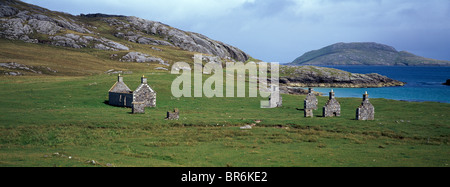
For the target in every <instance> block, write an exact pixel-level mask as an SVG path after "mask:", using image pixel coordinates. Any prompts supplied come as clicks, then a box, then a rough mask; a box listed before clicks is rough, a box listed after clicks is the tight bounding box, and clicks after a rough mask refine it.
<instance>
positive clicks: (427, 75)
mask: <svg viewBox="0 0 450 187" xmlns="http://www.w3.org/2000/svg"><path fill="white" fill-rule="evenodd" d="M324 67H330V68H336V69H340V70H344V71H348V72H352V73H362V74H367V73H378V74H381V75H384V76H387V77H389V78H392V79H395V80H399V81H402V82H406V83H407V84H406V86H403V87H387V88H333V89H334V92H335V93H336V97H361V98H362V95H363V94H364V92H365V91H367V92H369V95H370V97H371V98H386V99H393V100H402V101H414V102H425V101H433V102H441V103H450V86H445V85H442V83H445V82H446V81H447V79H450V67H403V66H324ZM314 90H315V91H318V92H322V93H324V94H325V95H328V92H330V90H331V88H315V89H314Z"/></svg>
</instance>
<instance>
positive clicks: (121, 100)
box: [109, 75, 156, 113]
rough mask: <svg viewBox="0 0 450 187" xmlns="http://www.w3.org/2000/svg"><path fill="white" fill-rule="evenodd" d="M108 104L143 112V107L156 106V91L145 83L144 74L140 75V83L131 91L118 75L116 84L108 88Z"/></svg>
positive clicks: (134, 111)
mask: <svg viewBox="0 0 450 187" xmlns="http://www.w3.org/2000/svg"><path fill="white" fill-rule="evenodd" d="M109 105H112V106H119V107H128V108H133V113H144V112H143V110H144V108H146V107H156V92H155V91H154V90H153V89H152V88H151V87H150V86H149V85H148V84H147V78H146V77H145V76H142V78H141V85H140V86H139V87H138V88H137V89H136V90H135V91H134V92H133V91H131V90H130V88H128V86H127V85H126V84H125V83H124V82H123V77H122V76H121V75H119V77H118V80H117V82H116V84H114V86H113V87H112V88H111V89H110V90H109ZM133 106H135V107H133Z"/></svg>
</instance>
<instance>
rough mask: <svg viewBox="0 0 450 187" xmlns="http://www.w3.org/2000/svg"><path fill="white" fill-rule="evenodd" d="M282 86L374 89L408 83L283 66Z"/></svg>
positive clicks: (385, 78)
mask: <svg viewBox="0 0 450 187" xmlns="http://www.w3.org/2000/svg"><path fill="white" fill-rule="evenodd" d="M280 74H281V77H280V84H281V85H284V86H288V87H339V88H373V87H375V88H376V87H392V86H404V85H405V84H406V83H404V82H400V81H397V80H393V79H390V78H388V77H386V76H382V75H379V74H376V73H372V74H357V73H349V72H346V71H341V70H337V69H332V68H324V67H315V66H281V68H280Z"/></svg>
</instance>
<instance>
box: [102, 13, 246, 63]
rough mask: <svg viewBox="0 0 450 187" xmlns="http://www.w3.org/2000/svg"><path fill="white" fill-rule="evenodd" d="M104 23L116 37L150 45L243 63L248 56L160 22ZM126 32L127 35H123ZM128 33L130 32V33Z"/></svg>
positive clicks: (131, 19)
mask: <svg viewBox="0 0 450 187" xmlns="http://www.w3.org/2000/svg"><path fill="white" fill-rule="evenodd" d="M103 20H104V21H105V22H107V23H109V24H110V26H115V27H116V28H117V31H118V32H117V33H116V34H115V36H116V37H124V38H125V39H127V40H130V41H134V42H137V43H143V44H150V45H155V44H156V45H173V46H176V47H179V48H181V49H183V50H187V51H192V52H199V53H204V54H210V55H214V56H219V57H221V58H225V59H229V60H231V59H234V60H237V61H241V62H245V61H247V60H248V59H249V55H247V54H246V53H244V52H243V51H241V50H240V49H238V48H235V47H233V46H230V45H227V44H224V43H222V42H219V41H215V40H212V39H210V38H208V37H206V36H204V35H201V34H198V33H192V32H186V31H182V30H179V29H176V28H173V27H170V26H168V25H165V24H163V23H160V22H155V21H149V20H145V19H141V18H137V17H126V18H125V19H124V20H119V19H117V18H105V19H103ZM123 31H127V32H126V33H127V34H124V33H125V32H123ZM129 31H132V33H130V32H129ZM136 32H142V33H143V34H148V35H153V36H157V37H160V38H161V40H156V39H152V38H150V37H143V36H142V34H139V33H136Z"/></svg>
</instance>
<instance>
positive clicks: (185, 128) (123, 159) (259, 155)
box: [0, 70, 450, 167]
mask: <svg viewBox="0 0 450 187" xmlns="http://www.w3.org/2000/svg"><path fill="white" fill-rule="evenodd" d="M142 74H145V75H146V76H147V77H148V80H149V84H150V85H151V86H152V88H154V90H156V91H157V92H158V98H157V105H158V106H157V108H148V109H147V110H146V114H142V115H133V114H130V113H131V109H129V108H119V107H112V106H109V105H107V104H105V102H106V101H107V100H108V97H107V91H108V90H109V88H110V87H111V86H112V85H113V84H114V82H115V81H116V75H107V74H97V75H89V76H81V77H75V76H24V77H0V98H1V100H0V106H1V107H0V166H3V167H5V166H49V167H52V166H78V167H88V166H116V167H124V166H151V167H153V166H164V167H165V166H175V167H185V166H187V167H189V166H194V167H197V166H207V167H210V166H214V167H216V166H217V167H249V166H256V167H264V166H268V167H273V166H281V167H299V166H383V167H384V166H388V167H391V166H407V167H422V166H431V167H448V164H449V163H450V156H449V155H450V147H449V139H450V136H449V135H450V128H449V127H450V120H449V118H448V114H449V111H450V105H449V104H442V103H431V102H427V103H414V102H402V101H393V100H386V99H372V100H371V101H372V103H373V104H374V105H375V107H376V120H375V121H356V120H354V118H355V110H356V108H357V107H358V106H359V104H360V103H361V99H358V98H338V100H339V101H340V102H341V105H342V114H343V115H342V116H341V117H338V118H322V117H320V115H321V112H322V110H321V109H319V110H317V111H315V114H316V115H317V116H316V117H314V118H304V117H303V111H302V110H301V108H303V100H304V98H305V96H292V95H283V101H284V102H283V105H284V106H283V107H282V108H276V109H261V108H260V101H261V100H262V99H261V98H211V99H208V98H179V99H177V98H173V97H172V96H171V92H170V85H171V82H172V80H173V79H174V78H175V77H176V75H170V74H168V73H166V72H154V71H151V70H149V71H148V72H142V73H134V74H132V75H126V76H125V77H124V78H125V82H126V83H127V84H128V86H129V87H130V88H131V89H135V88H136V87H137V86H138V85H139V84H140V77H141V76H142ZM326 100H327V98H326V97H320V98H319V106H323V105H324V104H325V102H326ZM174 108H179V109H180V112H181V117H180V120H178V121H166V120H164V118H165V115H166V112H167V111H170V110H173V109H174ZM255 120H261V121H262V122H261V123H260V124H258V125H257V126H256V127H255V128H253V129H251V130H241V129H240V128H239V127H240V126H243V125H246V124H252V123H254V121H255ZM92 160H94V161H95V163H96V165H93V164H92V163H91V162H92ZM89 161H91V162H89Z"/></svg>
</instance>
